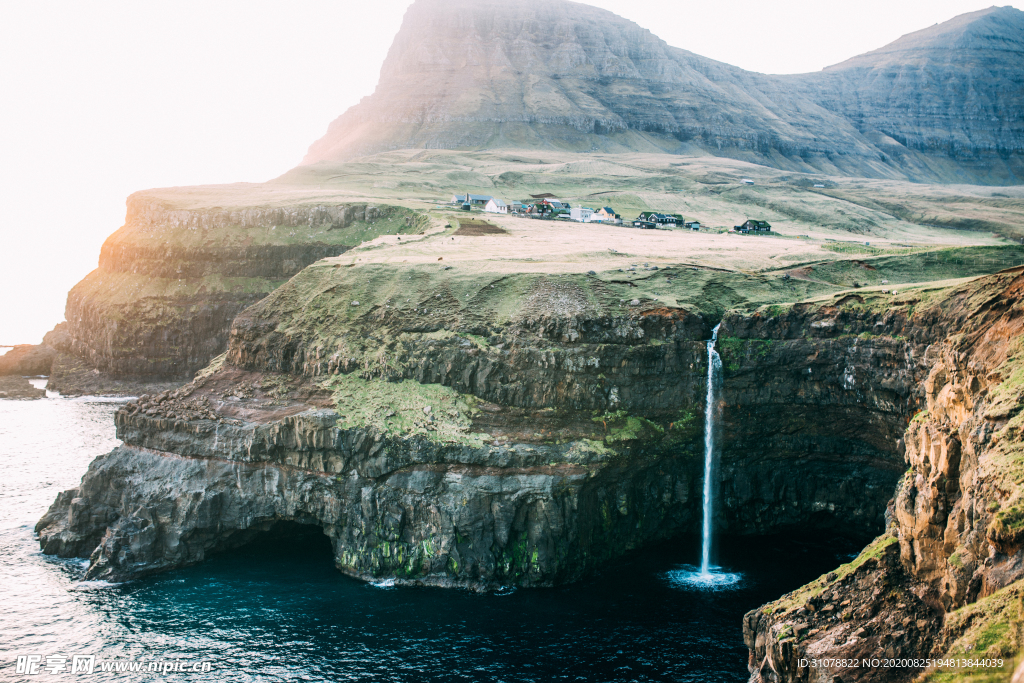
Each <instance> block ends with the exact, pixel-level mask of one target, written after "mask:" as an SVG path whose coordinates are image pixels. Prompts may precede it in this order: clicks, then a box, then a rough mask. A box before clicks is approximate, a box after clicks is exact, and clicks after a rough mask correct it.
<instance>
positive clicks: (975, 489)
mask: <svg viewBox="0 0 1024 683" xmlns="http://www.w3.org/2000/svg"><path fill="white" fill-rule="evenodd" d="M1022 301H1024V276H1022V274H1021V269H1019V268H1018V269H1014V270H1013V271H1010V272H1004V273H1003V274H1000V275H996V276H993V277H991V278H985V279H983V280H981V281H978V282H976V283H972V284H970V285H966V286H964V287H961V288H958V289H957V290H955V291H954V292H953V293H952V294H951V295H950V296H949V297H948V298H946V299H944V300H943V301H941V302H939V303H937V304H936V305H934V306H933V307H932V313H933V314H934V313H937V312H941V318H942V319H943V320H944V322H942V323H941V324H936V325H933V326H932V327H931V329H932V331H933V332H938V331H940V330H941V331H944V333H943V334H942V338H941V339H939V340H937V341H936V342H935V343H934V344H932V345H930V346H928V347H927V349H926V353H924V355H923V356H922V358H923V360H924V362H923V364H922V366H921V367H920V368H919V369H918V373H917V374H918V376H922V374H923V380H922V381H921V383H920V385H919V387H918V389H916V390H915V392H914V393H915V394H919V395H920V397H921V400H920V402H919V405H920V407H921V408H923V410H921V411H920V412H916V414H915V416H914V417H913V419H912V420H911V421H910V424H909V425H907V427H906V429H905V431H904V432H903V434H902V436H901V438H900V443H899V446H900V450H901V451H903V452H904V456H905V460H906V464H907V465H909V466H910V467H909V469H908V470H907V471H906V472H905V473H904V475H903V476H902V477H901V479H900V482H899V485H898V486H897V489H896V495H895V496H894V498H893V501H892V503H891V507H890V511H889V514H888V518H889V526H888V530H887V533H886V534H885V535H883V536H882V537H880V538H879V539H878V540H877V541H876V542H875V544H873V545H872V546H869V548H868V549H866V550H865V552H864V553H863V554H862V555H861V557H860V558H858V560H856V561H854V562H853V563H851V565H844V567H843V568H840V569H839V570H837V573H833V574H830V575H828V576H825V577H822V578H820V579H818V580H817V581H815V582H812V583H811V584H808V585H807V586H804V587H802V588H800V589H798V590H797V591H794V592H793V593H791V594H789V595H787V596H783V598H781V599H780V600H778V601H776V602H774V603H770V604H769V605H766V606H764V607H763V608H759V609H758V610H754V611H752V612H750V613H749V614H748V615H747V617H746V622H745V630H744V635H745V640H746V642H747V646H748V647H749V648H750V670H751V680H752V681H818V680H822V681H825V680H833V678H832V677H833V676H841V677H842V679H843V680H844V681H845V680H909V679H910V678H912V677H913V676H915V675H916V673H917V672H918V671H919V668H917V667H913V666H911V667H909V668H903V669H901V670H899V671H889V672H883V671H881V670H879V669H877V668H876V669H871V668H862V669H858V668H852V667H848V668H841V667H837V666H826V667H821V668H813V667H810V666H808V665H807V663H806V662H807V661H809V660H811V659H815V658H823V657H826V655H827V658H830V659H835V658H838V659H843V658H847V659H849V658H855V659H857V660H858V661H860V659H861V658H862V657H869V658H871V657H877V656H879V653H880V652H881V653H884V654H885V656H886V657H897V658H899V657H911V658H914V657H917V658H920V657H922V656H925V655H927V656H930V657H948V656H970V657H973V658H986V657H989V658H1002V657H1007V656H1008V655H1010V654H1013V652H1015V648H1016V647H1017V645H1015V643H1016V641H1014V640H1013V635H1012V634H1014V633H1016V631H1017V630H1018V629H1019V623H1018V622H1017V621H1014V620H1015V619H1019V615H1017V613H1016V612H1015V611H1014V612H1013V614H1010V615H1007V614H1008V613H1007V612H1006V611H1005V609H1004V608H1003V607H1002V602H1001V601H1000V600H998V599H997V600H996V601H995V602H993V603H992V604H991V605H990V606H989V607H988V609H985V608H979V609H978V610H975V611H974V612H968V613H967V616H961V615H960V612H959V611H957V610H960V611H962V610H963V609H969V608H970V607H971V606H972V605H973V604H974V603H975V602H976V601H978V600H980V599H983V598H987V597H989V596H992V597H993V598H999V596H1000V595H1001V593H1000V592H1001V591H1004V590H1005V591H1010V593H1005V597H1004V598H1002V600H1003V601H1009V604H1016V601H1018V600H1019V597H1016V595H1017V593H1014V592H1013V591H1017V592H1019V586H1020V584H1019V583H1018V582H1020V581H1021V579H1022V578H1024V551H1022V542H1021V541H1022V538H1024V535H1022V533H1021V531H1020V529H1021V525H1020V522H1019V520H1020V516H1019V513H1018V511H1019V510H1020V508H1019V504H1020V503H1019V500H1020V498H1019V495H1020V494H1019V475H1018V474H1016V471H1017V470H1016V467H1017V465H1016V464H1015V463H1016V462H1017V460H1016V458H1017V457H1019V456H1017V455H1016V454H1017V453H1019V452H1020V448H1021V434H1020V431H1019V427H1017V426H1015V423H1014V420H1013V418H1014V416H1017V415H1019V414H1020V411H1021V409H1022V408H1024V397H1022V395H1021V393H1020V390H1019V381H1020V380H1019V378H1020V372H1021V362H1022V356H1021V348H1020V340H1021V333H1022V332H1024V308H1022ZM889 315H896V316H898V313H895V312H890V314H889ZM928 315H929V314H928V313H927V311H926V312H925V316H928ZM979 604H980V603H979ZM828 607H831V609H827V608H828ZM986 619H991V620H992V621H991V623H989V622H986ZM988 625H991V626H992V628H991V629H990V631H991V632H992V633H999V634H1010V635H1009V636H1007V638H1008V639H1004V638H1002V637H999V638H994V639H993V638H988V639H985V638H979V637H978V635H977V633H978V631H979V630H980V629H982V627H985V626H988ZM972 628H973V629H974V631H971V629H972ZM969 632H971V633H974V635H973V636H971V637H970V639H969V640H967V641H965V640H964V638H966V636H967V634H968V633H969ZM976 646H977V647H976ZM801 660H803V662H804V663H803V664H801Z"/></svg>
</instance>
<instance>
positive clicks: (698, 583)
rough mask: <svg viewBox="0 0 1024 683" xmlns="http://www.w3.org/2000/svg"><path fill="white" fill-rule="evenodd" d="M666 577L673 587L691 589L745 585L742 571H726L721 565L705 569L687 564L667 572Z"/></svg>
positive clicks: (722, 588)
mask: <svg viewBox="0 0 1024 683" xmlns="http://www.w3.org/2000/svg"><path fill="white" fill-rule="evenodd" d="M665 578H666V579H667V580H668V582H669V583H670V584H671V585H672V586H673V587H675V588H683V589H689V590H704V591H719V590H736V589H737V588H740V587H741V586H742V585H743V574H741V573H740V572H724V571H722V568H721V567H714V566H711V567H708V569H707V570H706V571H705V570H703V569H701V568H699V567H694V566H693V565H688V564H687V565H683V566H682V567H681V568H680V569H673V570H672V571H669V572H666V573H665Z"/></svg>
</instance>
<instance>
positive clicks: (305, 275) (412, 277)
mask: <svg viewBox="0 0 1024 683" xmlns="http://www.w3.org/2000/svg"><path fill="white" fill-rule="evenodd" d="M443 220H444V221H445V222H444V223H442V222H441V220H437V221H436V222H435V224H434V227H433V228H432V229H431V230H429V231H428V232H427V234H426V235H423V236H415V237H411V238H410V237H408V236H397V235H389V236H382V237H380V238H378V239H376V240H373V241H372V242H369V243H366V244H364V245H362V246H361V247H359V248H357V249H354V250H352V251H349V252H346V253H345V254H343V255H341V256H338V257H335V258H329V259H324V260H322V261H319V262H318V263H316V264H314V265H312V266H310V267H309V268H307V269H306V270H305V271H304V272H302V273H301V274H300V275H298V276H297V277H295V278H294V279H293V280H291V281H290V282H289V283H288V284H287V285H285V286H284V287H283V288H282V289H281V290H279V291H278V292H276V293H275V294H274V295H273V296H272V297H271V298H270V299H269V300H268V301H267V302H265V304H264V307H263V314H273V315H274V316H275V317H276V318H277V319H278V320H279V321H280V325H281V329H282V330H286V329H290V330H293V331H295V332H299V333H301V332H306V333H313V334H315V335H323V336H332V337H333V336H337V335H342V334H346V333H349V332H351V331H352V330H354V329H356V328H363V327H365V328H372V327H375V326H379V325H380V321H381V320H384V319H385V318H386V317H392V318H393V317H395V316H401V317H402V319H403V321H404V320H407V319H409V318H419V319H421V320H422V321H423V323H424V324H425V325H427V324H429V323H430V321H432V320H438V319H439V317H448V318H451V320H452V321H455V320H457V321H458V323H459V326H460V327H463V328H467V327H472V326H474V325H503V324H506V323H508V322H510V321H513V320H517V319H525V318H538V317H542V316H547V317H567V316H569V317H571V316H580V317H584V318H593V317H616V316H622V315H626V314H629V313H635V312H640V311H645V310H653V309H658V308H684V309H687V310H689V311H691V312H700V313H702V314H705V315H706V317H707V318H708V319H716V318H719V317H721V315H722V314H723V313H724V312H725V311H726V310H728V309H734V308H740V309H752V308H755V307H757V306H759V305H762V304H784V303H786V302H794V301H802V300H806V299H809V298H814V297H821V298H822V301H823V302H825V301H831V300H832V298H833V296H834V294H835V293H837V292H841V291H846V290H850V289H851V288H852V287H853V285H854V284H857V285H859V289H857V290H856V291H858V292H863V294H864V296H868V297H869V298H870V297H877V298H878V301H879V304H880V305H881V303H882V302H883V301H886V300H889V299H891V297H892V295H891V294H883V290H885V289H888V290H890V291H891V290H892V289H897V290H898V289H899V287H901V286H903V285H904V284H906V283H911V282H912V283H920V282H931V281H937V280H947V279H949V278H951V277H971V276H975V275H979V274H984V273H991V272H995V271H998V270H1001V269H1003V268H1006V267H1008V266H1013V265H1016V264H1018V263H1021V262H1024V248H1021V247H967V248H945V249H938V248H936V249H925V250H919V251H916V252H911V253H907V254H905V255H902V256H899V257H894V256H865V257H859V258H856V259H849V258H845V259H840V258H838V255H835V254H831V255H832V256H834V257H836V258H833V259H830V260H826V261H820V260H819V261H807V260H805V259H807V258H808V257H809V256H811V254H810V253H808V250H806V249H804V248H803V247H802V245H801V244H800V243H799V242H796V241H794V242H792V243H789V242H787V241H785V240H771V239H763V240H759V239H758V238H756V237H742V236H734V235H715V234H697V233H692V232H690V231H648V230H634V229H631V228H623V227H614V226H602V225H594V224H579V223H561V222H551V221H534V220H528V219H523V218H515V217H507V216H499V217H494V216H487V217H486V219H485V220H486V221H488V222H489V223H490V224H493V225H494V226H497V227H500V228H501V229H502V230H503V232H502V233H500V234H492V235H479V236H467V235H465V234H462V232H461V231H460V230H459V221H460V220H462V221H464V222H465V221H466V220H473V221H480V220H481V218H480V217H479V216H473V217H472V218H471V219H470V218H469V217H467V216H466V215H464V214H463V215H459V214H456V213H450V214H444V216H443ZM790 244H792V246H790ZM777 245H781V246H778V247H777V248H776V249H774V250H773V247H776V246H777ZM791 260H796V261H797V263H796V264H793V265H792V266H790V267H780V266H782V264H784V263H786V262H787V261H791ZM712 262H713V263H715V264H716V265H715V266H711V265H710V263H712ZM758 262H759V265H760V266H761V268H758V269H753V268H751V269H748V268H744V267H742V266H744V265H748V266H749V265H754V264H755V263H758ZM730 266H731V267H730ZM882 281H888V284H886V285H882V284H880V283H881V282H882ZM939 286H945V285H939ZM922 287H924V286H923V285H914V288H915V289H917V290H919V289H921V288H922Z"/></svg>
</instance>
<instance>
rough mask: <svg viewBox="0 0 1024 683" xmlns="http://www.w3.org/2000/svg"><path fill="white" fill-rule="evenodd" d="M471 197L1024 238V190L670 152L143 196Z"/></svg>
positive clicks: (492, 156) (879, 237)
mask: <svg viewBox="0 0 1024 683" xmlns="http://www.w3.org/2000/svg"><path fill="white" fill-rule="evenodd" d="M744 179H749V180H753V181H754V184H753V185H747V184H744V183H743V182H742V181H743V180H744ZM815 185H823V186H824V187H814V186H815ZM465 192H471V193H473V194H487V195H494V196H498V197H501V198H503V199H505V200H506V201H509V200H523V199H527V198H528V197H529V195H531V194H542V193H550V194H554V195H555V196H557V197H559V198H562V199H565V200H568V201H570V202H571V203H572V204H573V205H574V206H577V205H579V206H588V207H592V208H598V207H601V206H611V207H612V208H613V209H614V210H615V211H617V212H618V213H620V214H621V215H622V216H623V217H624V218H630V219H632V218H634V217H635V216H636V215H637V214H638V213H639V212H640V211H645V210H654V211H665V212H670V213H680V214H682V215H683V216H685V217H686V218H687V219H688V220H694V219H696V220H699V221H700V222H701V223H702V224H704V225H707V226H710V227H712V228H726V229H727V228H731V227H732V226H733V225H737V224H739V223H741V222H742V221H744V220H746V219H748V218H758V219H763V220H767V221H768V222H770V223H771V224H772V226H773V229H774V230H775V231H777V232H778V233H780V234H782V235H785V236H789V237H797V236H800V235H806V236H807V237H806V239H810V240H818V241H825V240H828V239H832V240H837V241H840V242H846V243H848V244H847V245H846V246H845V247H844V245H836V247H838V248H854V247H856V248H862V247H863V242H864V241H869V242H871V245H869V250H870V248H871V247H873V248H876V249H877V248H890V247H891V248H898V247H896V245H900V244H914V245H919V244H929V245H935V244H946V245H951V246H963V245H965V244H995V243H997V242H998V239H996V238H994V237H993V234H992V233H998V234H999V235H1002V236H1004V237H1009V238H1013V239H1019V238H1021V237H1024V228H1021V226H1022V225H1024V220H1022V219H1024V189H1022V188H1020V187H1008V188H1007V187H1000V188H994V187H987V186H972V185H927V184H920V183H909V182H902V181H888V180H867V179H859V178H846V177H831V176H824V175H815V174H802V173H791V172H785V171H779V170H776V169H771V168H767V167H763V166H757V165H755V164H750V163H746V162H742V161H737V160H734V159H724V158H718V157H684V156H678V155H670V154H636V153H630V154H574V153H569V152H561V151H550V152H548V151H544V152H539V151H538V150H529V151H517V150H494V151H481V152H457V151H451V150H398V151H394V152H387V153H381V154H376V155H373V156H370V157H366V158H363V159H358V160H355V161H352V162H349V163H346V164H339V165H323V164H317V165H313V166H300V167H298V168H296V169H294V170H292V171H290V172H288V173H286V174H285V175H283V176H281V177H280V178H277V179H275V180H273V181H270V182H267V183H236V184H232V185H208V186H197V187H180V188H161V189H154V190H146V191H145V192H140V193H137V194H136V195H134V196H135V197H138V198H143V199H146V200H147V201H152V202H155V203H158V204H160V205H161V206H163V207H166V208H167V209H169V210H190V211H191V210H198V211H209V210H213V209H219V210H237V209H241V208H246V207H257V206H258V207H290V206H313V205H318V204H325V203H346V202H370V203H383V204H388V205H392V206H402V207H406V208H410V209H416V210H429V209H431V208H433V207H435V206H438V205H439V204H443V203H446V202H447V201H448V199H449V198H450V197H451V195H452V194H455V193H458V194H462V193H465ZM858 243H859V244H858Z"/></svg>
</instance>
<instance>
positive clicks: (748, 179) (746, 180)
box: [740, 178, 754, 185]
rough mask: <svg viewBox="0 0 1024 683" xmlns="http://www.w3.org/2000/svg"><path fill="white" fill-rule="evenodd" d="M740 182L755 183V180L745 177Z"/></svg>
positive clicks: (745, 183)
mask: <svg viewBox="0 0 1024 683" xmlns="http://www.w3.org/2000/svg"><path fill="white" fill-rule="evenodd" d="M740 182H741V183H743V184H744V185H753V184H754V181H753V180H751V179H750V178H744V179H743V180H741V181H740Z"/></svg>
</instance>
